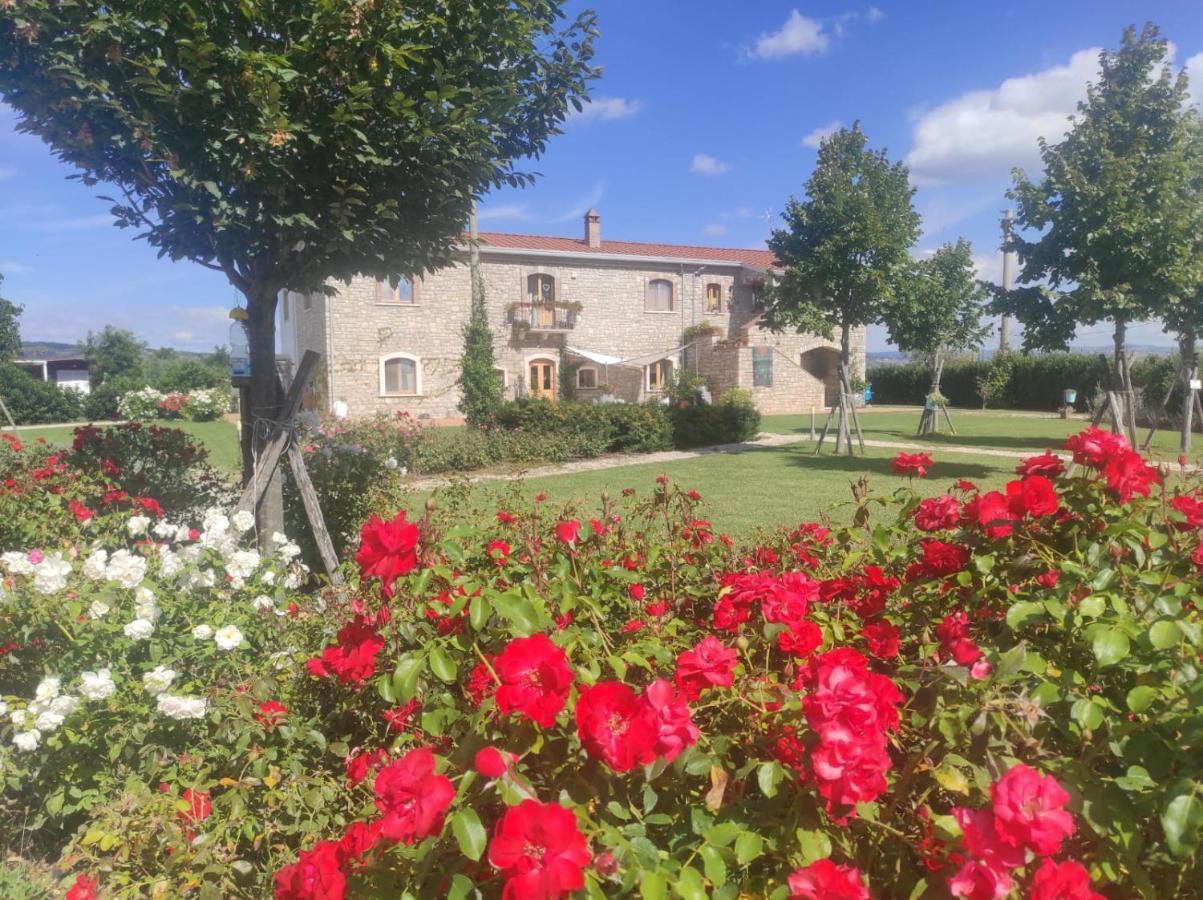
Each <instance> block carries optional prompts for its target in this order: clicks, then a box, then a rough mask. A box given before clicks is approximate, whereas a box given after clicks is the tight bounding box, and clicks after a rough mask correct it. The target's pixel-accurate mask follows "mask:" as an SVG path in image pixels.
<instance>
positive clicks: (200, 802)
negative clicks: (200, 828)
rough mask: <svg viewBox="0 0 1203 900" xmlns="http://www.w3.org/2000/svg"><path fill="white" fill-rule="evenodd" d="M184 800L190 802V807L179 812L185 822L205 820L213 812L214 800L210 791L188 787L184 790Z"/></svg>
mask: <svg viewBox="0 0 1203 900" xmlns="http://www.w3.org/2000/svg"><path fill="white" fill-rule="evenodd" d="M184 802H185V803H187V804H188V808H187V809H184V810H181V811H180V813H179V816H180V819H182V820H183V821H184V822H190V823H191V822H203V821H205V819H207V818H209V816H210V815H212V813H213V801H212V799H211V798H210V796H209V792H208V791H194V790H193V789H192V788H187V789H186V790H185V791H184Z"/></svg>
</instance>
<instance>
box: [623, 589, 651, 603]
mask: <svg viewBox="0 0 1203 900" xmlns="http://www.w3.org/2000/svg"><path fill="white" fill-rule="evenodd" d="M646 594H647V591H646V589H645V588H644V587H643V585H641V584H628V585H627V596H628V597H630V598H631V599H632V600H634V601H635V602H636V603H642V602H643V598H644V597H645V596H646Z"/></svg>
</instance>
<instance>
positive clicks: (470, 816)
mask: <svg viewBox="0 0 1203 900" xmlns="http://www.w3.org/2000/svg"><path fill="white" fill-rule="evenodd" d="M451 832H452V834H454V835H455V841H456V843H457V844H459V848H460V850H461V851H462V852H463V854H464V856H466V857H468V858H469V859H470V860H472V861H473V862H475V861H477V860H479V859H480V857H481V855H482V854H483V853H484V852H485V844H486V843H488V837H487V835H486V834H485V827H484V826H483V825H481V824H480V816H478V815H477V814H476V810H474V809H472V808H471V807H465V808H464V809H461V810H460V811H459V812H457V813H456V814H455V815H454V816H452V818H451Z"/></svg>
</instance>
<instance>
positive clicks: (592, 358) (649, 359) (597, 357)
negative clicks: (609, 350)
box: [564, 344, 689, 368]
mask: <svg viewBox="0 0 1203 900" xmlns="http://www.w3.org/2000/svg"><path fill="white" fill-rule="evenodd" d="M688 346H689V344H682V345H681V346H680V347H672V348H670V349H668V350H656V351H653V352H652V353H645V354H643V355H642V356H628V357H627V358H625V359H623V358H622V357H621V356H607V355H606V354H605V353H596V352H594V351H593V350H581V349H579V348H577V347H565V348H564V349H565V350H567V351H568V352H569V353H571V354H573V355H574V356H581V357H584V358H585V359H587V360H589V362H595V363H597V364H598V365H599V366H630V367H631V368H641V367H643V366H645V365H647V364H648V363H654V362H655V361H656V360H658V359H664V358H665V357H666V356H676V355H677V354H678V353H680V352H681V351H682V350H684V349H685V348H686V347H688Z"/></svg>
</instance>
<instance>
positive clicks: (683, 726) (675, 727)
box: [643, 678, 701, 762]
mask: <svg viewBox="0 0 1203 900" xmlns="http://www.w3.org/2000/svg"><path fill="white" fill-rule="evenodd" d="M643 695H644V697H645V698H646V700H647V704H648V706H649V707H650V708H651V710H652V713H653V715H654V716H655V718H656V721H657V723H658V726H659V733H658V734H657V737H656V756H662V757H664V759H665V760H666V761H667V762H672V761H673V760H674V759H676V758H677V757H678V756H679V755H680V754H681V751H683V750H685V749H686V748H688V747H692V746H693V745H694V744H696V743H697V742H698V737H699V735H700V734H701V732H700V731H698V729H697V726H696V725H694V724H693V717H692V715H691V714H690V712H689V704H688V703H686V702H685V697H684V696H682V695H681V694H678V693H677V692H676V691H675V690H674V689H673V686H672V684H671V683H669V681H668V680H667V679H665V678H657V679H656V680H655V681H653V682H652V683H651V684H649V685H648V686H647V688H646V689H645V690H644V692H643Z"/></svg>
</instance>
